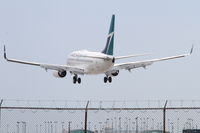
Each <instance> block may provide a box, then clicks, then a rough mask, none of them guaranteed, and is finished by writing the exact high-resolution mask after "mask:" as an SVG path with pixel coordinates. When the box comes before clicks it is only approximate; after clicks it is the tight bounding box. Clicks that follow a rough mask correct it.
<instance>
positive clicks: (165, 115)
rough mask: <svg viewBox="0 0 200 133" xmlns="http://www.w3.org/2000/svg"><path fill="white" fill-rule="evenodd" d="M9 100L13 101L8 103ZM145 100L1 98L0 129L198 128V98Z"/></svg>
mask: <svg viewBox="0 0 200 133" xmlns="http://www.w3.org/2000/svg"><path fill="white" fill-rule="evenodd" d="M10 101H11V102H13V101H15V102H14V104H13V103H12V104H10V103H9V102H10ZM4 102H5V103H4ZM48 102H49V101H45V103H48ZM51 102H52V101H51ZM131 102H132V103H134V102H133V101H131ZM146 102H147V104H144V103H143V104H140V102H138V101H137V102H136V103H137V104H134V105H135V106H132V105H133V104H132V105H131V104H129V105H128V104H126V107H125V106H124V105H120V104H116V102H113V101H112V102H110V104H107V103H104V104H103V102H102V101H100V102H96V103H99V104H98V105H95V104H94V103H95V102H92V101H90V102H89V103H87V101H84V102H81V104H80V103H79V104H77V105H78V106H77V105H76V106H74V105H75V104H74V102H72V104H70V106H69V104H68V106H63V104H60V103H59V104H58V103H56V101H53V102H52V103H53V105H50V106H49V105H48V106H47V105H44V104H43V101H37V102H36V103H37V104H32V103H31V104H30V101H22V102H19V101H17V100H5V101H3V100H2V101H1V104H0V125H1V126H0V127H1V128H0V131H1V133H67V132H74V131H77V130H81V131H88V130H90V131H92V132H96V133H152V132H172V133H181V132H183V130H186V129H190V130H194V129H199V128H200V114H199V113H200V106H199V104H197V103H198V102H199V101H198V102H197V101H195V102H194V100H193V101H191V103H192V104H188V103H187V104H186V105H185V104H183V103H184V102H183V101H180V104H173V106H172V101H170V102H171V103H170V102H168V103H167V101H162V102H160V101H158V104H157V105H158V107H156V106H155V104H149V103H150V102H149V101H146ZM154 102H155V101H154ZM25 103H29V104H25ZM34 103H35V101H34ZM55 103H56V104H55ZM113 103H115V104H113ZM120 103H124V101H123V102H120ZM176 103H177V101H176ZM194 103H195V104H194ZM138 104H139V106H140V107H138ZM149 105H151V106H152V107H149ZM188 105H190V106H188ZM109 106H110V107H109ZM117 106H120V107H117ZM145 106H146V107H145ZM176 106H177V107H176ZM198 106H199V107H198Z"/></svg>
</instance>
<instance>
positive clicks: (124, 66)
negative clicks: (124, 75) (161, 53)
mask: <svg viewBox="0 0 200 133" xmlns="http://www.w3.org/2000/svg"><path fill="white" fill-rule="evenodd" d="M192 51H193V46H192V48H191V51H190V53H187V54H182V55H177V56H170V57H164V58H158V59H151V60H144V61H136V62H126V63H119V64H115V65H114V66H113V67H112V68H111V69H110V70H108V71H107V72H106V74H110V73H114V72H117V71H119V70H122V69H124V70H129V71H130V70H131V69H135V68H139V67H143V68H146V66H149V65H152V64H153V63H154V62H159V61H165V60H171V59H177V58H182V57H186V56H188V55H190V54H192Z"/></svg>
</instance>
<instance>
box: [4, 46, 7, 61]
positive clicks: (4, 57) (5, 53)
mask: <svg viewBox="0 0 200 133" xmlns="http://www.w3.org/2000/svg"><path fill="white" fill-rule="evenodd" d="M4 59H6V60H7V57H6V46H5V45H4Z"/></svg>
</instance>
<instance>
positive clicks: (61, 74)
mask: <svg viewBox="0 0 200 133" xmlns="http://www.w3.org/2000/svg"><path fill="white" fill-rule="evenodd" d="M66 75H67V72H66V71H56V72H53V76H54V77H56V78H64V77H65V76H66Z"/></svg>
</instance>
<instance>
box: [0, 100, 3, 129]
mask: <svg viewBox="0 0 200 133" xmlns="http://www.w3.org/2000/svg"><path fill="white" fill-rule="evenodd" d="M2 103H3V99H1V102H0V133H1V105H2Z"/></svg>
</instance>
